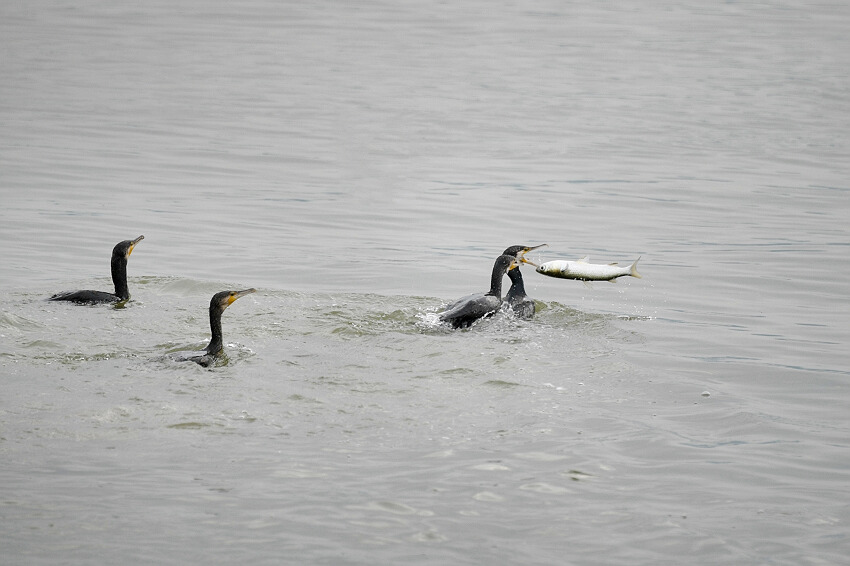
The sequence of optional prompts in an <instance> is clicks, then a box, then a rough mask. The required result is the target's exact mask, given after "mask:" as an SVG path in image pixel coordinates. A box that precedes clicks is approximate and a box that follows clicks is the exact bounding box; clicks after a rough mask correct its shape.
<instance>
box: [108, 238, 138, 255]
mask: <svg viewBox="0 0 850 566" xmlns="http://www.w3.org/2000/svg"><path fill="white" fill-rule="evenodd" d="M144 239H145V237H144V236H139V237H138V238H136V239H135V240H124V241H123V242H118V243H117V244H115V247H114V248H112V257H123V258H124V259H126V258H128V257H130V254H131V253H133V248H135V247H136V244H138V243H139V242H141V241H142V240H144Z"/></svg>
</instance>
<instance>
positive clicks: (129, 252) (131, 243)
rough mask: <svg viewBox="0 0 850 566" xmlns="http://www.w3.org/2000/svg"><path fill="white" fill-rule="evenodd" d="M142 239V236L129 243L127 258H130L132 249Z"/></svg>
mask: <svg viewBox="0 0 850 566" xmlns="http://www.w3.org/2000/svg"><path fill="white" fill-rule="evenodd" d="M144 239H145V237H144V236H139V237H138V238H136V239H135V240H133V241H132V242H130V247H129V248H127V257H130V254H131V253H133V248H135V247H136V244H138V243H139V242H141V241H142V240H144Z"/></svg>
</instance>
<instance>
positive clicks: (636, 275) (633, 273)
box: [629, 256, 643, 279]
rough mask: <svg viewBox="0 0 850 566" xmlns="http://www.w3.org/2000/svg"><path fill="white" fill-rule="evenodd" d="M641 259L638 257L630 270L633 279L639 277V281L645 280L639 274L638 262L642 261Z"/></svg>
mask: <svg viewBox="0 0 850 566" xmlns="http://www.w3.org/2000/svg"><path fill="white" fill-rule="evenodd" d="M640 258H641V256H638V258H637V259H636V260H635V262H634V263H633V264H632V265H631V267H630V268H629V275H631V276H632V277H637V278H638V279H643V276H642V275H641V274H640V273H638V270H637V262H639V261H640Z"/></svg>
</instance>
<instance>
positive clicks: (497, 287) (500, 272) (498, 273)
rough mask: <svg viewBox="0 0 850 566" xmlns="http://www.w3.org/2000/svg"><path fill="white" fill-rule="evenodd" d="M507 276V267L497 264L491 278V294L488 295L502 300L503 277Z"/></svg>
mask: <svg viewBox="0 0 850 566" xmlns="http://www.w3.org/2000/svg"><path fill="white" fill-rule="evenodd" d="M504 276H505V266H504V265H503V264H500V263H499V262H496V265H494V266H493V274H492V275H491V276H490V292H489V293H487V294H488V295H493V296H494V297H499V298H500V299H501V298H502V277H504Z"/></svg>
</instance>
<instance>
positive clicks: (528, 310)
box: [502, 244, 546, 318]
mask: <svg viewBox="0 0 850 566" xmlns="http://www.w3.org/2000/svg"><path fill="white" fill-rule="evenodd" d="M545 245H546V244H540V245H539V246H511V247H509V248H508V249H506V250H505V251H503V252H502V254H503V255H509V256H513V257H515V258H516V259H517V260H519V261H520V262H522V263H527V264H529V265H533V266H534V267H537V264H536V263H534V262H532V261H529V260H527V259H525V254H527V253H528V252H530V251H531V250H536V249H537V248H542V247H543V246H545ZM508 277H510V278H511V288H510V289H508V294H507V295H505V300H504V302H506V303H507V304H508V305H509V306H510V307H511V310H512V311H514V315H516V316H517V318H532V317H533V316H534V311H535V309H536V308H537V306H536V305H535V303H534V299H532V298H531V297H529V296H528V295H526V294H525V282H523V280H522V273H520V270H519V269H512V270H510V271H508Z"/></svg>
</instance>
